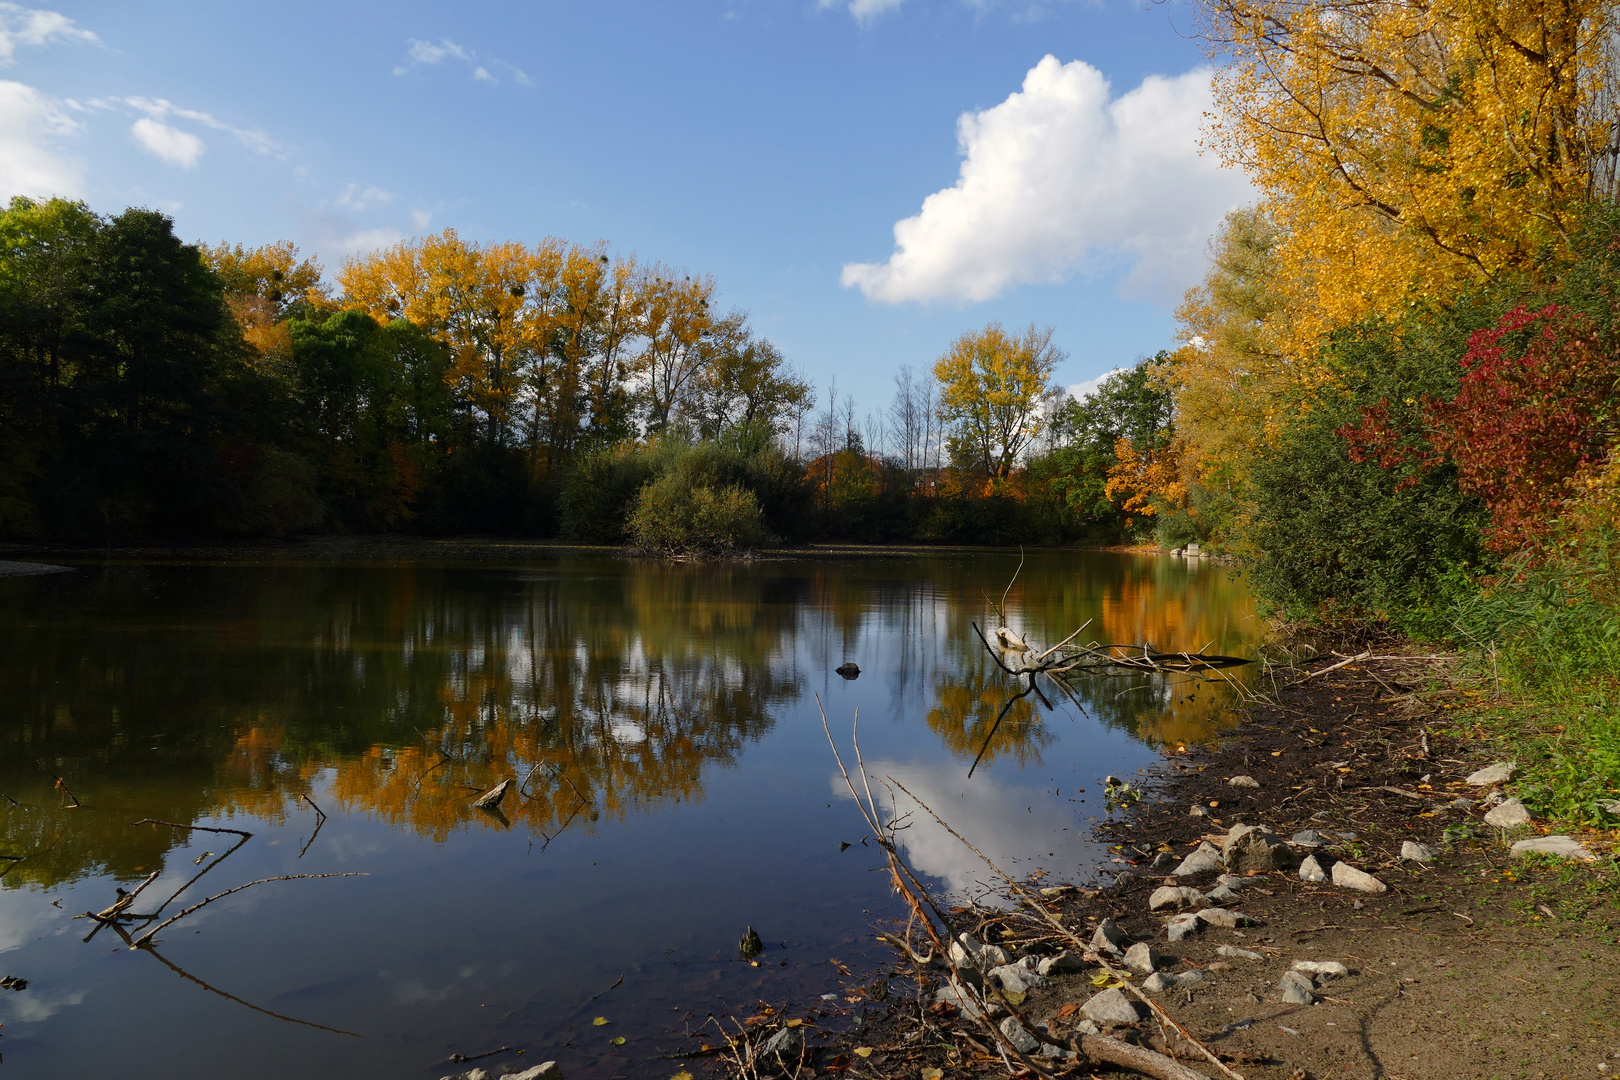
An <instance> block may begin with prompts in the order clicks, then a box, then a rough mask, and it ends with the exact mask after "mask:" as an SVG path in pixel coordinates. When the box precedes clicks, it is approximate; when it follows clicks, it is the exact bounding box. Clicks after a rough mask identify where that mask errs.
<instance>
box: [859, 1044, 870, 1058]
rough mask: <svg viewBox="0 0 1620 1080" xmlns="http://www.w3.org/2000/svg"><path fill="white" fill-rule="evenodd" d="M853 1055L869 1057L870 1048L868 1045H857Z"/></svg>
mask: <svg viewBox="0 0 1620 1080" xmlns="http://www.w3.org/2000/svg"><path fill="white" fill-rule="evenodd" d="M855 1056H856V1057H859V1058H869V1057H871V1056H872V1048H871V1047H870V1046H857V1047H856V1048H855Z"/></svg>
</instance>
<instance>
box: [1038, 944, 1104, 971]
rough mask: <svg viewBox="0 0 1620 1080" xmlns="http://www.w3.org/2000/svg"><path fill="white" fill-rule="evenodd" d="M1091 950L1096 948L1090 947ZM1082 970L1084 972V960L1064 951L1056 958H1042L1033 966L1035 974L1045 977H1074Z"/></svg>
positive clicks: (1077, 955) (1076, 954) (1075, 954)
mask: <svg viewBox="0 0 1620 1080" xmlns="http://www.w3.org/2000/svg"><path fill="white" fill-rule="evenodd" d="M1092 948H1096V946H1092ZM1084 970H1086V962H1085V960H1084V959H1083V958H1082V957H1081V956H1080V955H1079V954H1078V953H1072V952H1069V951H1068V950H1066V949H1065V950H1064V951H1063V952H1060V953H1058V954H1057V955H1056V956H1048V957H1044V958H1043V959H1042V960H1041V961H1040V963H1038V964H1036V965H1035V972H1036V974H1038V975H1046V976H1051V975H1074V974H1078V973H1079V972H1082V971H1084Z"/></svg>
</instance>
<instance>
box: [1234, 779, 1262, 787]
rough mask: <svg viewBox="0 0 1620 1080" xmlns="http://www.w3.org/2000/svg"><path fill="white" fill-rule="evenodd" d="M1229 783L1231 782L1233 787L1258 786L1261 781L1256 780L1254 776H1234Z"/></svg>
mask: <svg viewBox="0 0 1620 1080" xmlns="http://www.w3.org/2000/svg"><path fill="white" fill-rule="evenodd" d="M1227 783H1228V784H1231V785H1232V786H1233V787H1241V788H1257V787H1259V786H1260V781H1258V780H1256V779H1255V778H1254V777H1252V776H1234V777H1232V778H1231V779H1230V780H1228V781H1227Z"/></svg>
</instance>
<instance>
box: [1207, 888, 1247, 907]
mask: <svg viewBox="0 0 1620 1080" xmlns="http://www.w3.org/2000/svg"><path fill="white" fill-rule="evenodd" d="M1204 897H1205V899H1207V900H1209V902H1210V903H1212V904H1222V905H1225V904H1229V903H1231V902H1232V901H1234V900H1237V899H1240V897H1239V896H1238V892H1237V890H1236V889H1234V888H1232V886H1230V885H1217V886H1215V887H1214V888H1213V889H1211V890H1209V892H1207V893H1205V894H1204Z"/></svg>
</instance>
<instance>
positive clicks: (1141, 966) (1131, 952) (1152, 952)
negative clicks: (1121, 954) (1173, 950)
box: [1125, 941, 1164, 975]
mask: <svg viewBox="0 0 1620 1080" xmlns="http://www.w3.org/2000/svg"><path fill="white" fill-rule="evenodd" d="M1125 966H1126V967H1128V968H1130V969H1131V970H1132V971H1135V972H1139V973H1140V974H1143V975H1151V974H1152V973H1153V972H1155V971H1157V970H1159V969H1160V968H1161V967H1164V956H1163V954H1161V953H1160V952H1159V950H1157V949H1155V948H1154V947H1153V946H1151V945H1149V944H1148V943H1147V942H1145V941H1138V942H1137V943H1136V944H1135V945H1132V946H1131V947H1130V948H1129V949H1126V950H1125Z"/></svg>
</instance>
